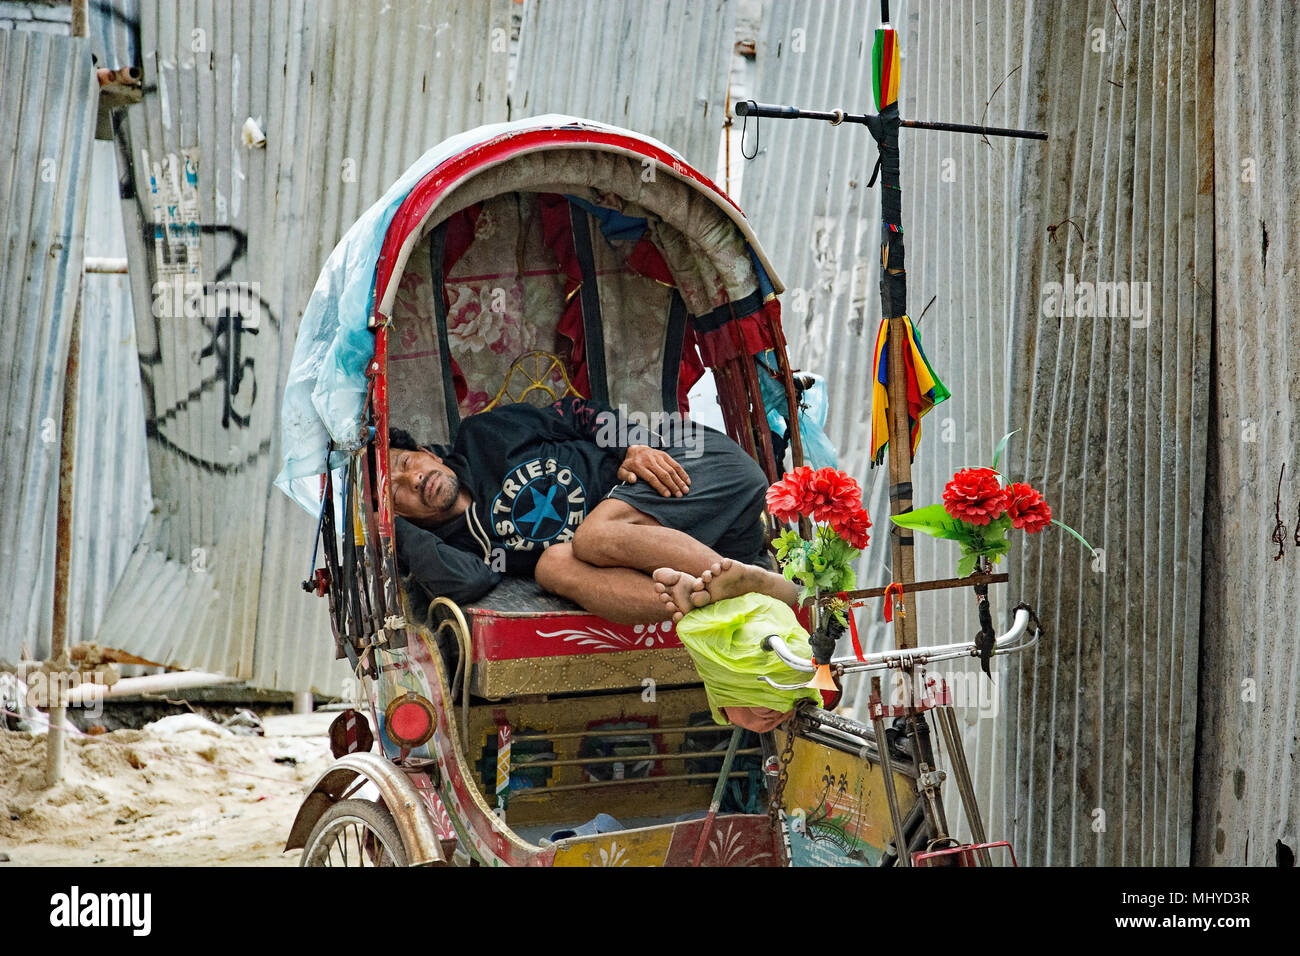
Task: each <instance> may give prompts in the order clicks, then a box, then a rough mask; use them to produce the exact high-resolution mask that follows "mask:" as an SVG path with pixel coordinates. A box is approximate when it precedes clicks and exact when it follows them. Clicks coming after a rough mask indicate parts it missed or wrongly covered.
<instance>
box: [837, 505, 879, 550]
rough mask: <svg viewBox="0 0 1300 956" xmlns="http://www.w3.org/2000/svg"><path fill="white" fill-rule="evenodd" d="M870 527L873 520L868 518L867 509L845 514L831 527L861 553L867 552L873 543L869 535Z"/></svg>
mask: <svg viewBox="0 0 1300 956" xmlns="http://www.w3.org/2000/svg"><path fill="white" fill-rule="evenodd" d="M870 527H871V519H870V518H869V517H868V516H867V509H866V508H858V509H857V510H856V511H848V512H845V513H844V514H842V515H841V516H840V517H839V519H838V520H837V521H836V522H834V523H833V524H832V525H831V528H832V530H833V531H835V533H836V534H838V535H839V536H840V537H841V538H843V539H844V540H845V541H847V542H848V543H849V544H850V545H851V546H853V547H855V548H857V549H858V550H859V551H865V550H866V547H867V544H868V543H869V542H870V541H871V535H869V534H867V529H868V528H870Z"/></svg>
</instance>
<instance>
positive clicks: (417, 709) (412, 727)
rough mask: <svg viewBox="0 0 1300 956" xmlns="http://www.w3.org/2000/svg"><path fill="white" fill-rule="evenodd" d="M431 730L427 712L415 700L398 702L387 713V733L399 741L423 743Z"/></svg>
mask: <svg viewBox="0 0 1300 956" xmlns="http://www.w3.org/2000/svg"><path fill="white" fill-rule="evenodd" d="M431 731H432V726H431V725H430V723H429V712H428V711H427V710H425V709H424V708H423V707H421V706H420V705H419V704H417V703H416V702H415V701H404V702H402V703H399V704H398V705H397V706H396V707H394V708H393V712H392V714H390V715H389V718H388V732H389V735H390V736H391V737H393V739H395V740H397V741H399V742H401V743H406V742H414V741H419V742H421V743H423V742H424V741H425V739H427V738H428V736H429V734H430V732H431Z"/></svg>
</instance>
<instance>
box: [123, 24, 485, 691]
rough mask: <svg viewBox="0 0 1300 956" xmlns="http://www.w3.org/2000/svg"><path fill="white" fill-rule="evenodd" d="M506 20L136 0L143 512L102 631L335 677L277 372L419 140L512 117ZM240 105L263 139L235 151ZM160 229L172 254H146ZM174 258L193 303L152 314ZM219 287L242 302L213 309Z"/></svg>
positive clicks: (128, 116)
mask: <svg viewBox="0 0 1300 956" xmlns="http://www.w3.org/2000/svg"><path fill="white" fill-rule="evenodd" d="M508 30H509V4H508V3H507V2H506V0H493V2H491V3H486V4H485V3H476V2H471V0H461V2H439V3H433V2H427V0H410V2H404V3H392V4H387V5H385V6H384V7H383V8H375V7H372V6H369V5H355V4H348V3H344V2H341V0H339V2H330V3H307V2H304V0H298V2H294V3H285V4H277V5H275V6H274V7H272V8H269V9H264V8H262V7H261V6H259V5H257V4H253V3H235V4H227V3H222V4H215V3H211V2H197V3H193V4H187V5H184V6H180V7H177V6H175V5H173V4H171V3H164V2H161V0H152V2H143V3H142V4H141V47H142V54H143V60H144V69H145V90H146V92H145V96H144V102H143V103H142V104H140V105H139V106H133V107H130V108H129V109H128V110H126V112H125V114H124V117H125V122H122V121H121V117H119V123H118V130H117V139H118V146H119V151H120V152H119V156H120V160H119V162H120V163H122V164H123V172H124V173H125V172H126V171H127V170H128V169H129V172H130V178H131V180H132V183H131V185H130V186H129V188H128V189H127V191H126V195H125V196H124V202H125V206H126V214H127V220H128V222H130V223H134V224H135V226H134V228H133V229H131V230H130V234H129V235H128V245H129V247H130V250H131V258H132V263H131V267H132V290H133V294H134V295H135V297H136V303H137V304H136V328H137V335H138V339H139V348H140V363H141V372H142V377H143V379H144V395H145V417H146V422H147V427H148V429H149V439H150V441H149V444H150V470H151V474H152V478H153V489H154V495H155V498H156V499H157V500H158V508H157V510H156V512H155V516H154V520H153V522H152V523H151V527H150V529H149V531H148V532H147V533H146V536H145V539H146V543H145V544H144V545H143V546H142V547H140V548H139V549H137V552H136V554H135V556H134V558H133V560H132V565H131V568H130V569H129V570H128V573H127V575H126V577H125V579H124V581H123V584H122V586H121V587H120V588H119V589H118V593H117V595H115V598H114V601H113V605H112V607H111V608H110V612H109V615H108V617H107V618H106V620H105V624H104V627H103V629H102V631H101V636H100V639H101V642H102V643H105V644H111V645H113V646H117V647H125V648H127V649H130V650H133V651H135V652H136V653H139V654H141V655H142V656H145V657H149V658H151V659H155V660H165V661H168V662H174V663H179V664H183V665H185V666H189V667H198V668H202V669H205V670H214V671H221V672H224V673H229V674H233V675H236V676H240V677H246V678H249V679H250V680H251V681H252V682H253V683H254V684H256V685H257V686H262V687H275V688H281V689H289V690H308V689H312V688H316V689H318V690H322V691H326V690H336V689H337V688H338V687H339V685H340V681H341V680H342V678H343V677H344V676H346V669H345V668H343V667H342V665H338V664H336V663H334V662H333V660H332V658H333V647H332V643H331V641H330V637H329V625H328V622H327V619H326V615H325V608H324V606H323V602H321V601H320V600H319V599H314V598H310V597H308V596H306V595H304V594H303V592H302V591H301V589H300V588H299V587H298V583H299V582H300V581H301V580H302V579H303V577H304V575H305V572H306V564H307V561H308V559H309V557H310V554H311V535H312V532H313V531H314V530H315V528H314V523H313V522H312V521H311V519H310V518H309V517H308V516H306V515H305V514H304V513H302V512H301V510H300V509H298V508H297V506H296V505H293V504H292V503H291V502H289V501H288V499H285V498H284V497H283V496H282V495H281V494H280V493H279V492H278V491H275V490H274V489H273V488H272V487H271V479H272V477H273V476H274V475H275V473H276V472H277V471H278V465H279V450H278V440H277V434H278V417H279V400H280V388H281V383H282V382H283V378H284V376H285V375H286V374H287V371H288V365H289V361H290V356H291V354H292V350H293V342H294V336H295V333H296V331H297V325H298V321H299V320H300V318H301V315H302V310H303V308H304V307H305V305H306V302H307V298H308V296H309V295H310V292H311V289H312V287H313V285H314V284H315V280H316V276H317V274H318V272H319V270H320V267H321V266H322V265H323V263H324V260H325V259H326V257H327V256H328V254H329V252H330V250H331V249H332V248H333V247H334V245H335V244H336V243H337V241H338V240H339V239H340V238H341V237H342V235H343V233H344V232H345V231H346V229H347V227H348V226H350V225H351V223H352V221H353V220H354V219H355V218H356V217H357V216H358V215H359V214H360V213H361V212H362V211H364V209H365V208H366V207H367V206H368V205H369V204H370V203H372V202H373V201H374V200H376V199H377V198H379V196H380V195H381V194H382V193H383V191H384V189H386V188H387V187H388V185H389V184H390V183H391V182H392V181H393V180H394V179H396V178H397V176H398V175H399V174H400V173H401V172H402V171H403V170H404V169H405V168H406V167H407V166H409V165H410V164H411V163H412V162H413V161H414V160H415V159H417V158H418V157H419V156H420V155H421V154H422V153H423V152H425V151H426V150H427V149H428V148H429V147H430V146H432V145H434V144H436V143H437V142H438V141H440V140H441V139H443V138H445V137H446V136H449V135H451V134H453V133H456V132H459V131H461V130H464V129H469V128H472V127H474V126H477V125H480V124H481V123H484V122H492V121H497V120H501V119H504V118H505V117H504V113H505V84H506V63H507V59H508V48H507V45H506V44H505V43H504V42H502V40H503V39H508ZM196 44H197V46H196ZM249 117H253V118H254V119H255V120H257V121H258V123H259V125H260V127H261V129H263V130H264V131H265V135H266V145H265V147H264V148H253V149H250V148H248V147H246V146H245V144H244V139H243V136H242V134H241V128H242V127H243V125H244V122H245V120H246V119H247V118H249ZM187 159H188V160H189V169H190V171H191V172H192V173H193V179H192V182H193V186H192V187H187V186H186V185H185V183H186V178H185V173H186V160H187ZM151 175H152V176H154V177H155V178H154V182H155V183H156V186H157V189H158V193H157V196H155V195H154V194H153V192H152V189H151V178H150V177H151ZM169 224H170V225H171V226H172V227H173V228H174V230H175V232H176V239H177V240H178V241H177V242H176V243H175V244H174V245H173V247H172V248H173V249H180V250H182V251H187V258H186V259H184V260H183V261H177V260H171V261H169V260H167V259H166V258H165V257H163V258H161V259H160V257H159V255H158V252H157V249H156V247H155V241H154V231H155V227H158V228H159V229H163V228H166V227H167V226H168V225H169ZM191 230H192V232H191ZM192 234H197V243H193V242H191V243H190V244H189V245H188V247H187V244H186V242H185V240H186V238H187V236H189V235H192ZM196 252H197V255H196V254H195V253H196ZM189 269H193V270H194V273H195V275H196V277H197V278H198V279H199V280H201V281H202V282H203V283H204V284H205V288H206V292H207V295H206V305H207V308H206V310H205V314H204V315H202V316H199V317H193V316H192V317H189V318H186V317H184V315H183V314H182V315H181V316H180V317H176V316H173V315H169V314H166V313H167V310H166V309H160V308H159V306H160V304H161V305H166V303H165V302H163V303H159V302H155V297H154V294H153V289H154V283H155V282H157V281H158V280H159V279H160V278H165V277H166V275H167V274H168V272H169V271H170V272H173V273H181V274H182V275H184V274H185V273H186V270H189ZM223 282H225V283H241V284H247V288H248V289H250V290H254V291H255V292H256V299H255V300H247V299H242V298H241V299H239V300H238V301H237V302H235V303H233V304H232V302H230V301H229V300H228V301H226V302H225V305H226V306H227V310H226V311H227V312H233V313H235V314H234V315H233V316H227V317H222V315H221V310H220V308H218V307H219V306H220V305H221V304H222V303H221V302H220V300H219V299H218V298H217V296H216V295H215V293H216V292H219V291H220V289H219V288H218V287H217V286H216V284H218V283H223ZM244 289H245V287H244V286H241V287H240V288H239V289H237V290H235V291H237V292H243V291H244ZM172 311H174V310H172ZM156 312H162V313H163V314H159V315H156V314H155V313H156ZM182 313H183V310H182ZM141 621H144V622H145V626H141Z"/></svg>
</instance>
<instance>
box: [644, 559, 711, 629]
mask: <svg viewBox="0 0 1300 956" xmlns="http://www.w3.org/2000/svg"><path fill="white" fill-rule="evenodd" d="M651 577H653V578H654V581H655V591H656V592H657V593H658V595H659V597H660V599H661V600H662V601H663V602H664V604H665V605H666V606H667V608H668V610H670V611H671V612H672V615H673V621H674V623H675V622H677V621H680V620H681V619H682V615H683V614H686V613H688V612H689V611H693V610H695V609H696V608H697V607H702V606H704V605H705V604H708V603H709V595H708V592H707V591H703V590H702V589H700V588H699V587H698V585H699V583H700V579H699V578H697V577H695V576H694V575H693V574H687V573H686V572H685V571H678V570H677V569H676V568H659V569H658V570H657V571H655V573H654V574H653V575H651Z"/></svg>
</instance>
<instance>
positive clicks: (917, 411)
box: [871, 316, 951, 465]
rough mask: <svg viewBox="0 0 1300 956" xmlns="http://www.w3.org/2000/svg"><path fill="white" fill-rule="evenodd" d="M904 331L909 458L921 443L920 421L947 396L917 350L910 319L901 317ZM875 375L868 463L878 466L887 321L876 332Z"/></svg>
mask: <svg viewBox="0 0 1300 956" xmlns="http://www.w3.org/2000/svg"><path fill="white" fill-rule="evenodd" d="M903 326H904V328H905V329H906V330H907V347H906V348H904V349H903V365H904V367H905V368H906V369H907V419H908V426H909V429H910V435H911V439H912V455H913V456H915V455H916V448H917V445H919V444H920V442H921V418H922V416H923V415H925V413H926V412H928V411H929V410H930V409H932V408H933V407H934V406H936V405H938V404H939V403H940V402H942V401H943V400H944V399H946V398H949V397H950V396H951V393H950V392H949V391H948V389H947V388H945V387H944V384H943V382H941V381H939V376H937V375H936V374H935V373H934V369H933V368H932V367H931V365H930V360H929V359H927V358H926V357H925V350H924V349H922V348H921V337H920V335H919V334H917V331H916V329H915V328H914V327H913V325H912V320H911V319H910V318H908V317H907V316H903ZM875 362H876V365H875V368H876V375H875V381H874V383H873V385H872V394H871V454H872V460H873V461H874V462H875V463H876V464H877V465H879V464H881V463H882V462H883V461H884V460H885V449H886V447H887V446H888V444H889V320H888V319H884V320H882V321H881V323H880V330H879V331H878V332H877V333H876V356H875Z"/></svg>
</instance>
